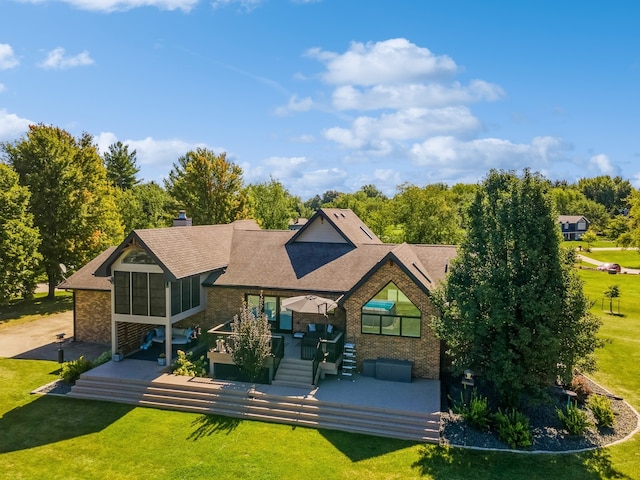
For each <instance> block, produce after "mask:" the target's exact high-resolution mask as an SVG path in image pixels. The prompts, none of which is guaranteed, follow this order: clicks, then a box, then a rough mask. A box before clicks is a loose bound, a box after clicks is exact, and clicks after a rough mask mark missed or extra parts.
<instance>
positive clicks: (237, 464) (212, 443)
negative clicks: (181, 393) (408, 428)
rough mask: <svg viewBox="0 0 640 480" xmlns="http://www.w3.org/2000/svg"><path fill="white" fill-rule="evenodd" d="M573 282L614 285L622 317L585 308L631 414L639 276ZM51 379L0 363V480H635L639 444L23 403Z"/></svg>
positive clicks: (80, 403) (49, 372) (45, 367)
mask: <svg viewBox="0 0 640 480" xmlns="http://www.w3.org/2000/svg"><path fill="white" fill-rule="evenodd" d="M606 261H608V260H606ZM580 272H581V273H580V274H581V276H582V277H583V278H584V279H585V281H586V286H585V290H586V292H587V294H588V295H589V296H590V297H591V298H592V299H593V300H598V299H599V298H600V297H601V296H602V292H603V291H604V290H605V289H606V288H607V286H608V284H609V283H610V281H612V280H615V281H616V282H618V283H619V286H620V289H621V292H622V296H621V312H622V315H621V316H613V315H608V314H606V313H603V312H602V311H601V309H600V306H599V304H597V301H596V304H594V307H593V311H594V312H595V313H596V314H598V315H599V316H600V317H601V318H602V319H603V326H602V332H601V333H602V336H603V338H605V339H606V340H607V341H608V343H607V345H606V347H605V348H604V349H602V350H601V351H600V352H598V361H599V364H600V368H601V370H600V371H599V372H598V373H597V374H596V375H595V376H594V378H595V379H596V380H597V381H599V382H601V383H602V384H603V385H604V386H605V387H607V388H609V389H610V390H612V391H614V392H616V393H618V394H621V395H623V396H624V397H625V398H626V399H627V400H628V401H629V402H630V403H631V404H632V405H633V406H634V407H635V408H636V409H638V408H640V344H639V342H640V288H638V287H640V276H637V275H616V276H613V275H606V274H603V273H602V272H596V271H592V270H581V271H580ZM26 317H28V315H26ZM23 318H25V316H23ZM23 321H24V320H23ZM57 369H58V364H57V363H55V362H47V361H35V360H34V361H31V360H13V359H0V385H2V388H1V389H0V415H1V417H0V479H12V480H21V479H29V480H31V479H43V480H44V479H47V480H48V479H65V480H72V479H83V480H84V479H105V478H108V479H110V480H117V479H139V478H150V479H189V480H191V479H236V478H237V479H245V478H250V479H252V480H253V479H257V480H261V479H315V478H322V479H328V480H331V479H355V480H360V479H367V480H373V479H415V478H422V479H442V480H444V479H474V480H475V479H480V480H484V479H533V480H536V479H544V480H552V479H556V478H558V479H560V478H561V479H569V480H571V479H575V480H595V479H640V435H636V436H635V437H634V439H632V440H630V441H628V442H625V443H622V444H620V445H616V446H612V447H609V448H606V449H603V450H600V451H594V452H586V453H580V454H568V455H524V454H507V453H494V452H477V451H469V450H463V449H449V448H444V447H439V446H433V445H421V444H415V443H411V442H406V441H399V440H390V439H384V438H378V437H370V436H363V435H356V434H349V433H343V432H333V431H317V430H313V429H306V428H295V427H291V426H286V425H275V424H268V423H261V422H253V421H243V420H236V419H230V418H224V417H217V416H204V415H198V414H192V413H180V412H171V411H163V410H156V409H148V408H141V407H132V406H128V405H120V404H115V403H105V402H92V401H84V400H74V399H69V398H59V397H51V396H44V397H42V396H34V395H30V394H29V392H30V391H31V390H32V389H33V388H36V387H38V386H40V385H43V384H45V383H48V382H50V381H52V380H54V379H56V378H57V375H58V373H57Z"/></svg>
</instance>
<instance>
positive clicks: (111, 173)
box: [102, 142, 140, 190]
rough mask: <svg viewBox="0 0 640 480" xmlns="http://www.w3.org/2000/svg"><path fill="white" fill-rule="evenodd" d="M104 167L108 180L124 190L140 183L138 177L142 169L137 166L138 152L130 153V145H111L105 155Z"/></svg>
mask: <svg viewBox="0 0 640 480" xmlns="http://www.w3.org/2000/svg"><path fill="white" fill-rule="evenodd" d="M102 157H103V160H104V166H105V168H106V169H107V179H108V180H109V181H110V182H111V183H112V184H113V185H114V186H116V187H118V188H120V189H122V190H129V189H131V188H133V187H134V186H136V185H138V183H140V181H139V180H138V179H137V178H136V175H138V173H139V172H140V169H139V168H138V166H137V165H136V162H137V159H136V151H135V150H134V151H133V152H131V153H129V145H123V144H122V142H116V143H112V144H111V145H109V151H108V152H104V154H103V156H102Z"/></svg>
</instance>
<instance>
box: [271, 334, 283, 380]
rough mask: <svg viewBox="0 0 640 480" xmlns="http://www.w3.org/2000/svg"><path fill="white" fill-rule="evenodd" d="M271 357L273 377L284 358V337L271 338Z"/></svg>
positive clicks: (275, 336)
mask: <svg viewBox="0 0 640 480" xmlns="http://www.w3.org/2000/svg"><path fill="white" fill-rule="evenodd" d="M271 355H273V375H275V374H276V372H277V371H278V367H279V366H280V362H281V361H282V359H283V357H284V337H282V336H280V335H273V336H272V337H271Z"/></svg>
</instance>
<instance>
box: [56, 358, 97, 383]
mask: <svg viewBox="0 0 640 480" xmlns="http://www.w3.org/2000/svg"><path fill="white" fill-rule="evenodd" d="M92 368H93V362H90V361H89V360H85V359H84V356H81V357H80V358H78V359H77V360H72V361H70V362H65V363H64V364H63V365H62V370H61V372H60V376H61V377H62V379H63V380H64V381H65V382H67V383H70V384H74V383H76V380H78V379H79V378H80V375H81V374H83V373H84V372H86V371H88V370H91V369H92Z"/></svg>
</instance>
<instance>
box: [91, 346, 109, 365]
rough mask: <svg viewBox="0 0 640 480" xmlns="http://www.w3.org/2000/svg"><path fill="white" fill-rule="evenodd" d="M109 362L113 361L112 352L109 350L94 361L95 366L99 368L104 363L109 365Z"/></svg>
mask: <svg viewBox="0 0 640 480" xmlns="http://www.w3.org/2000/svg"><path fill="white" fill-rule="evenodd" d="M109 360H111V352H110V351H108V350H107V351H105V352H102V353H101V354H100V356H99V357H98V358H96V359H95V360H94V361H93V366H94V367H97V366H99V365H102V364H103V363H107V362H108V361H109Z"/></svg>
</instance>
